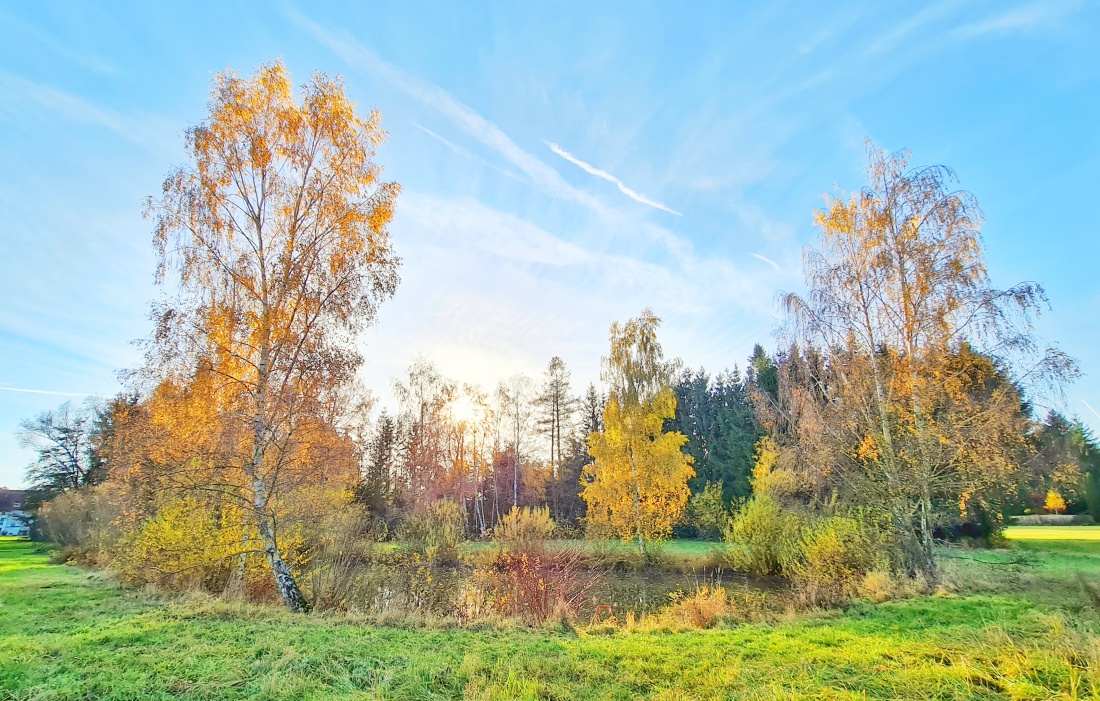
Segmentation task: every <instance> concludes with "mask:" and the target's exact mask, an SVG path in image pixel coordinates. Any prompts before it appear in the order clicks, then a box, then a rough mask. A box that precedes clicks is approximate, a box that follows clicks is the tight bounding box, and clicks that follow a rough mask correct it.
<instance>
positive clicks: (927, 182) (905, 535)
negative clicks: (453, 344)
mask: <svg viewBox="0 0 1100 701" xmlns="http://www.w3.org/2000/svg"><path fill="white" fill-rule="evenodd" d="M384 137H385V134H384V132H383V131H382V129H381V121H380V115H379V114H378V113H377V112H371V113H368V114H367V115H366V116H365V117H361V116H360V115H359V114H358V113H357V111H356V109H355V106H354V105H353V104H352V102H351V101H350V100H349V99H348V97H347V95H346V93H345V91H344V88H343V85H342V83H341V82H340V80H339V79H337V78H332V77H328V76H325V75H322V74H316V75H314V76H313V77H312V78H311V79H310V81H309V82H308V83H307V84H306V85H304V86H302V87H301V88H300V90H299V91H298V92H297V93H296V92H295V90H294V88H293V85H292V83H291V80H290V76H289V74H288V73H287V71H286V69H285V67H284V66H283V65H282V64H281V63H279V62H275V63H272V64H268V65H265V66H263V67H261V68H260V69H259V70H258V71H257V73H256V74H255V75H254V76H252V77H241V76H239V75H237V74H235V73H233V72H231V71H230V72H226V73H223V74H220V75H219V76H218V77H217V78H216V79H215V81H214V86H213V89H212V93H211V100H210V103H209V105H208V111H207V117H206V120H205V121H204V122H202V123H201V124H199V125H198V126H195V127H193V128H191V129H189V130H188V131H187V133H186V144H187V149H188V152H189V155H190V162H189V163H188V164H187V165H184V166H182V167H180V168H178V169H176V170H174V171H172V172H171V173H170V174H169V176H168V178H167V179H166V181H165V183H164V186H163V189H162V192H161V195H160V196H159V197H155V198H150V200H149V201H148V203H147V209H146V211H147V215H148V216H149V217H150V218H151V220H152V222H153V225H154V246H155V248H156V251H157V255H158V268H157V280H158V282H159V283H161V289H162V291H163V294H162V295H161V297H160V298H159V299H158V300H157V301H156V302H155V303H154V304H153V313H152V320H153V326H154V330H153V332H152V334H151V335H150V337H149V338H148V339H147V340H146V341H145V342H144V346H143V347H144V351H145V354H144V362H143V364H142V366H141V367H140V368H138V369H136V370H134V371H131V372H129V373H128V374H127V375H126V379H127V384H128V387H129V389H128V391H127V392H126V393H125V394H123V395H120V396H118V397H116V398H114V399H112V400H110V401H108V402H102V403H99V404H96V403H91V404H88V405H86V406H85V407H81V408H78V407H73V406H71V405H69V404H65V405H63V406H62V407H61V408H59V409H58V410H56V411H52V412H46V413H44V414H42V415H40V416H38V417H36V418H33V419H29V420H27V421H26V422H24V424H23V427H22V431H21V440H22V441H23V443H24V444H25V445H27V446H29V447H31V448H33V449H34V450H35V451H36V453H37V459H36V461H35V462H34V463H33V464H32V465H31V467H30V469H29V470H28V481H29V482H30V483H31V484H32V486H33V487H34V489H35V490H37V492H38V494H39V497H40V499H41V500H42V501H45V502H47V505H46V506H44V507H43V513H44V514H46V515H49V514H50V513H52V514H54V517H53V518H54V521H53V522H54V523H55V524H58V523H61V519H60V518H59V514H60V512H61V506H60V505H62V504H65V503H70V502H72V501H73V498H72V497H69V496H68V495H73V494H82V495H91V496H87V498H86V501H85V502H83V503H85V504H93V503H94V509H92V510H93V511H95V512H96V513H95V514H92V513H91V511H88V510H87V509H86V510H85V511H84V512H82V513H84V514H85V515H84V516H82V517H81V518H82V519H83V521H80V523H79V524H75V525H73V524H70V526H67V527H68V528H70V529H76V530H80V529H85V528H86V527H87V523H88V522H90V521H96V522H97V523H98V522H100V521H102V523H103V524H106V525H104V526H103V528H101V529H100V531H97V532H102V533H107V534H108V535H106V536H104V538H107V539H108V540H109V541H110V543H109V544H105V545H104V544H101V545H97V546H96V547H99V548H100V550H101V551H102V552H107V551H110V553H113V554H111V555H110V556H109V557H111V558H114V559H116V560H118V561H119V562H121V563H122V566H125V567H128V568H130V571H146V570H150V571H153V570H155V574H156V576H157V577H163V576H168V575H173V576H174V575H178V574H179V573H181V572H184V571H187V570H189V569H191V568H196V567H198V566H199V565H201V564H202V563H203V562H208V561H217V562H219V563H222V565H221V566H220V569H218V573H219V574H218V577H219V578H220V579H218V582H219V586H224V588H225V590H226V591H235V590H239V589H240V588H241V587H242V583H243V581H244V580H245V578H246V576H247V572H248V571H249V568H250V567H251V568H255V567H256V563H257V562H261V563H262V565H263V569H264V570H265V571H266V572H267V575H265V576H267V577H269V581H270V582H271V585H272V586H273V587H274V588H275V589H276V590H277V592H278V595H279V596H280V597H281V598H282V600H283V601H284V602H285V603H286V605H287V606H288V607H290V608H291V609H292V610H294V611H304V610H306V609H307V608H308V607H309V606H310V602H309V599H308V597H307V596H306V594H305V593H304V592H303V589H302V587H301V584H300V578H301V574H302V573H303V572H305V571H308V570H309V567H310V564H309V563H310V556H309V552H310V548H309V543H310V542H311V541H310V538H311V537H315V536H316V534H317V533H319V532H320V531H323V527H322V526H319V525H318V524H320V523H321V522H322V521H323V520H324V519H325V518H327V517H328V516H329V515H331V514H334V513H343V512H344V510H345V509H347V508H350V507H354V508H355V509H356V510H355V511H354V513H355V514H357V516H356V517H355V518H357V519H358V520H359V521H360V522H361V526H362V528H363V530H364V532H365V533H369V534H370V535H369V537H371V538H376V539H379V538H381V539H385V538H395V539H400V538H402V537H405V534H406V531H407V529H408V528H409V524H410V523H412V522H414V521H415V520H416V519H418V518H422V517H424V515H425V514H428V515H429V516H430V515H432V514H438V513H443V512H442V511H439V508H440V507H439V506H438V505H439V504H441V503H446V504H448V505H449V506H447V508H446V510H445V511H446V512H447V513H455V514H457V515H458V518H459V519H460V522H461V526H460V527H461V529H462V531H463V533H464V535H465V537H469V538H484V537H488V535H489V534H491V533H492V532H493V530H494V529H496V528H498V527H499V526H500V524H502V523H503V522H504V521H505V520H506V519H508V518H514V514H516V513H519V511H520V510H521V509H523V508H528V509H530V508H539V509H542V508H544V509H545V510H546V512H547V513H548V515H549V518H550V519H551V520H552V522H553V523H554V524H555V525H556V528H557V529H558V531H559V533H561V534H563V535H569V534H572V535H574V536H576V537H588V538H609V537H615V538H621V539H623V540H626V541H629V542H633V543H635V544H636V545H637V547H638V549H639V551H640V552H641V553H643V554H645V553H647V549H648V548H649V546H650V544H652V543H653V542H655V541H660V540H663V539H666V538H669V537H670V536H672V535H674V534H675V535H679V536H682V537H703V538H726V539H727V540H729V541H730V543H731V544H732V545H734V546H736V547H737V548H739V550H738V552H742V553H743V554H744V556H745V558H747V559H746V560H745V562H756V563H764V564H763V565H761V569H762V570H775V571H781V570H783V568H784V567H786V566H787V565H784V564H783V563H784V562H788V561H789V562H794V561H795V560H798V565H797V568H795V569H792V570H791V571H792V572H794V571H797V572H801V573H805V572H807V571H809V569H808V568H812V566H814V563H815V562H817V561H818V560H820V561H825V559H826V558H824V556H821V557H820V558H818V559H816V560H815V558H817V556H811V555H807V553H811V552H816V551H815V550H814V548H820V547H824V546H822V543H824V542H825V541H824V540H823V539H822V538H820V537H818V536H819V535H820V533H821V532H823V531H822V530H821V528H823V526H821V524H830V526H829V527H830V528H833V529H834V531H833V532H832V536H831V537H834V540H837V539H839V540H838V541H837V542H842V543H849V546H847V547H849V550H848V551H845V552H846V553H848V555H852V556H854V555H853V553H852V551H853V550H858V549H859V548H860V547H862V546H859V543H871V542H872V541H873V542H874V543H879V544H882V546H883V548H884V550H883V552H885V553H887V555H886V557H887V558H888V559H889V560H890V562H889V566H890V567H891V568H892V569H894V570H896V571H898V572H902V573H907V574H908V575H910V576H918V575H919V576H921V577H924V578H926V579H928V580H934V579H935V577H936V576H937V571H936V543H937V542H939V541H942V540H945V539H951V538H958V537H961V536H973V537H979V538H989V537H991V536H994V535H995V534H996V533H997V532H998V530H999V529H1000V527H1001V526H1002V525H1003V523H1004V518H1005V517H1006V515H1009V514H1014V513H1023V512H1025V511H1026V510H1033V511H1040V510H1047V511H1067V510H1068V511H1085V510H1088V511H1091V512H1092V513H1094V514H1096V515H1097V516H1100V449H1098V446H1097V443H1096V441H1095V440H1094V438H1093V437H1092V435H1091V434H1090V433H1089V432H1088V430H1087V428H1086V427H1085V426H1084V425H1083V424H1081V423H1080V422H1079V421H1077V420H1076V419H1068V418H1066V417H1064V416H1062V415H1061V414H1058V413H1056V412H1053V411H1052V412H1049V413H1045V414H1043V415H1042V416H1040V415H1039V414H1040V410H1039V409H1038V408H1037V407H1039V406H1041V404H1042V401H1043V400H1044V399H1045V398H1047V397H1050V396H1056V395H1057V393H1058V392H1059V391H1060V388H1062V387H1063V386H1064V385H1065V384H1066V383H1067V382H1071V381H1072V380H1073V379H1074V378H1075V377H1076V376H1077V375H1078V374H1079V370H1078V368H1077V365H1076V363H1075V362H1074V361H1073V360H1072V359H1071V358H1069V357H1067V356H1065V355H1064V354H1063V353H1061V352H1060V351H1058V350H1057V349H1056V348H1053V347H1045V346H1043V345H1042V344H1041V343H1040V342H1039V339H1038V338H1037V336H1036V335H1035V333H1034V329H1033V322H1034V319H1035V317H1036V315H1037V314H1038V313H1039V312H1040V311H1041V310H1042V308H1043V306H1044V305H1045V304H1046V298H1045V295H1044V292H1043V290H1042V287H1041V286H1039V285H1038V284H1035V283H1022V284H1019V285H1016V286H1014V287H1011V288H1008V289H999V288H996V287H995V286H993V285H992V283H991V281H990V280H989V276H988V274H987V270H986V264H985V260H984V244H983V242H982V239H981V233H980V232H981V226H982V213H981V210H980V208H979V207H978V204H977V201H976V200H975V198H974V197H973V196H972V195H971V194H969V193H967V192H965V191H962V190H958V189H956V187H955V183H956V179H955V176H954V174H953V173H952V172H951V171H950V170H949V169H946V168H943V167H927V168H912V167H910V166H909V164H908V154H907V153H905V152H899V153H895V154H886V153H884V152H883V151H881V150H880V149H878V148H877V147H874V146H870V147H869V156H870V158H869V169H868V184H867V185H866V186H865V187H864V188H863V189H861V190H859V191H858V192H855V193H851V194H850V195H847V196H839V197H833V198H828V199H827V201H826V205H825V207H824V208H823V209H822V210H820V211H819V212H817V219H816V225H817V230H818V234H819V238H818V242H817V244H816V245H815V246H813V247H810V248H808V249H807V251H806V254H805V260H804V270H805V278H806V290H807V291H806V293H805V294H801V295H798V294H787V295H783V296H781V300H782V307H783V310H784V315H785V316H784V319H785V321H784V326H783V329H782V332H781V334H780V337H779V341H780V342H779V344H778V345H777V347H776V349H775V350H773V351H771V352H769V351H768V350H766V349H765V347H764V346H763V345H757V346H756V347H755V349H754V351H753V354H752V356H751V357H750V358H748V359H747V362H746V364H745V366H744V369H743V370H741V369H739V368H738V366H737V365H736V364H734V365H733V368H732V369H727V370H723V371H721V372H718V373H717V374H714V375H711V374H710V373H708V372H707V371H706V370H705V369H686V368H684V367H683V365H682V363H681V362H680V361H678V360H670V359H666V358H665V357H664V354H663V351H662V348H661V344H660V342H659V339H658V332H659V328H660V319H659V318H658V317H657V316H656V315H655V314H654V313H653V312H652V311H651V310H648V309H647V310H644V311H643V312H642V313H641V314H640V315H639V316H637V317H635V318H633V319H629V320H627V321H625V322H622V323H618V322H616V323H613V324H612V325H611V327H610V332H609V344H608V351H607V355H606V356H605V357H604V358H603V367H602V374H601V386H600V387H597V386H596V385H595V384H592V385H589V386H588V387H587V388H586V390H585V391H584V392H583V393H580V394H578V393H577V392H576V391H575V388H574V387H573V386H572V381H571V375H570V372H569V369H568V367H567V365H566V363H565V361H564V360H563V359H561V358H559V357H554V358H551V359H550V361H549V363H548V364H547V367H546V370H545V372H544V373H543V375H542V377H541V378H538V379H532V378H530V377H526V376H523V375H514V376H512V377H509V378H506V379H504V380H502V381H501V382H500V383H499V384H498V385H497V386H496V387H495V388H494V389H493V390H492V391H488V392H487V391H486V390H484V389H483V388H481V387H477V386H472V385H466V384H460V383H458V382H456V381H454V380H452V379H449V378H447V377H444V376H443V375H442V374H441V373H440V372H439V370H438V369H437V368H436V367H435V366H433V365H432V363H431V362H430V361H428V360H426V359H423V358H421V359H417V360H416V361H415V362H413V363H412V365H411V366H410V367H409V369H408V371H407V372H406V373H405V375H404V376H403V377H401V378H399V379H398V380H396V381H395V383H394V394H395V396H396V399H397V409H396V411H395V412H393V413H390V412H386V411H382V412H380V413H377V414H375V412H373V411H372V404H373V402H372V400H371V397H370V394H369V392H367V391H366V390H365V389H364V388H363V387H361V386H360V385H359V382H358V380H357V371H358V369H359V367H360V366H361V364H362V362H363V358H362V356H361V355H360V352H359V350H358V348H357V346H356V344H355V340H356V337H357V334H358V333H359V332H360V331H361V330H362V329H364V328H365V327H366V326H368V325H370V324H371V323H373V322H374V319H375V315H376V312H377V310H378V308H379V305H381V304H382V303H384V302H385V301H386V300H387V299H388V298H389V297H391V296H392V295H393V293H394V291H395V289H396V287H397V285H398V282H399V276H398V270H399V264H400V260H399V258H398V257H397V255H396V254H395V252H394V250H393V246H392V242H391V240H390V236H389V233H388V230H387V226H388V224H389V222H390V220H391V219H392V215H393V211H394V207H395V206H396V203H397V201H398V197H399V193H400V187H399V186H398V185H397V184H396V183H392V182H388V181H386V180H384V179H383V172H382V168H381V166H380V165H378V164H377V162H376V160H375V150H376V148H377V147H378V146H379V145H380V144H381V143H382V141H383V139H384ZM65 499H69V502H66V501H65ZM51 505H52V506H51ZM88 508H91V507H88ZM51 509H52V511H51ZM348 513H351V512H348ZM510 514H512V515H513V516H509V515H510ZM432 518H434V516H432ZM78 521H79V519H78ZM47 522H49V519H47ZM80 524H83V525H80ZM792 524H793V525H792ZM815 524H816V525H815ZM845 524H847V525H845ZM56 529H57V530H58V533H54V534H53V535H54V537H58V538H62V539H63V538H64V535H59V533H60V530H63V529H62V528H61V526H56ZM319 529H320V530H319ZM791 529H793V530H791ZM814 529H817V530H814ZM845 529H846V530H845ZM787 531H791V532H792V533H795V536H792V537H794V540H796V541H798V543H800V545H799V546H798V547H799V548H801V550H800V551H799V552H800V553H801V554H800V555H797V556H793V555H791V556H788V555H783V554H781V553H780V554H776V553H775V552H772V550H774V548H775V543H776V542H778V541H779V540H782V538H780V535H781V534H782V533H785V532H787ZM82 532H83V531H82ZM311 534H312V535H311ZM761 534H762V535H761ZM814 534H818V535H814ZM837 534H839V535H837ZM845 534H847V535H845ZM845 539H847V540H845ZM85 540H86V538H85ZM853 544H854V545H853ZM761 548H763V550H761ZM768 548H772V550H768ZM864 549H865V548H864ZM791 558H794V559H791ZM799 558H801V559H799ZM792 567H793V565H792ZM211 577H213V575H211Z"/></svg>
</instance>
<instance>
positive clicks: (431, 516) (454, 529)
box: [404, 499, 466, 562]
mask: <svg viewBox="0 0 1100 701" xmlns="http://www.w3.org/2000/svg"><path fill="white" fill-rule="evenodd" d="M404 533H405V538H407V539H408V541H409V544H410V546H411V547H412V549H413V552H415V553H418V554H420V555H423V556H424V557H425V558H426V559H428V560H429V561H442V562H453V561H455V560H457V559H458V546H459V545H461V544H462V542H463V541H465V540H466V519H465V517H464V516H463V515H462V507H460V506H459V505H458V504H456V503H455V502H453V501H451V500H449V499H440V500H439V501H433V502H432V503H430V504H428V505H427V506H424V507H423V508H421V509H420V510H418V511H415V512H413V513H412V514H410V515H409V517H408V518H407V519H405V525H404Z"/></svg>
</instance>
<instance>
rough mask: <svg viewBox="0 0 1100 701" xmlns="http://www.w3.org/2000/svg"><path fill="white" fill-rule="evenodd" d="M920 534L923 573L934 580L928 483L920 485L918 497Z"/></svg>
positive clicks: (930, 500)
mask: <svg viewBox="0 0 1100 701" xmlns="http://www.w3.org/2000/svg"><path fill="white" fill-rule="evenodd" d="M920 535H921V543H920V544H921V554H922V555H923V556H924V562H923V563H922V565H923V569H924V575H925V576H926V577H928V581H930V582H935V581H936V553H935V551H934V550H933V546H934V540H933V537H932V499H931V497H930V496H929V494H928V485H927V484H923V485H921V499H920Z"/></svg>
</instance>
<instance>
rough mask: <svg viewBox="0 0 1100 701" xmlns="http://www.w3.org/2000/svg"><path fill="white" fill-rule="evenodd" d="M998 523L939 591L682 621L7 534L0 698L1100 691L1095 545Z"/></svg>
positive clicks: (1, 564)
mask: <svg viewBox="0 0 1100 701" xmlns="http://www.w3.org/2000/svg"><path fill="white" fill-rule="evenodd" d="M1060 532H1061V533H1063V534H1064V535H1063V538H1065V537H1074V538H1081V537H1084V536H1085V535H1087V534H1088V533H1089V532H1088V531H1085V530H1080V529H1069V528H1063V529H1062V530H1061V531H1060ZM1009 535H1010V538H1011V540H1010V541H1009V546H1008V547H1007V548H1004V549H997V550H965V549H957V550H956V549H952V550H949V551H945V552H944V553H943V559H942V561H943V563H944V580H945V586H943V587H940V589H939V590H938V591H937V592H936V593H935V594H933V595H924V596H915V597H911V598H907V599H902V600H897V601H891V602H887V603H881V604H872V603H868V602H858V601H857V602H854V603H853V604H851V605H849V606H848V607H846V608H844V609H836V610H829V611H820V610H818V611H801V612H795V611H790V612H787V613H786V614H780V615H777V616H775V617H774V618H772V619H770V620H763V621H762V620H757V621H754V622H747V620H746V619H744V618H739V617H738V616H737V615H736V612H735V614H734V615H732V616H730V617H728V618H726V619H725V620H724V621H722V622H721V623H720V625H718V626H717V627H715V628H713V629H709V630H680V631H676V630H672V629H669V630H662V629H661V628H660V627H656V628H654V627H645V626H642V625H634V624H628V622H626V621H618V622H616V623H603V624H593V625H587V626H583V625H579V626H577V627H571V626H561V625H558V626H553V627H547V628H527V627H524V626H522V625H519V624H516V623H510V622H507V621H501V622H497V623H495V624H493V625H489V624H485V625H481V626H475V627H467V628H460V627H457V626H448V625H440V624H436V625H435V626H429V627H410V626H409V625H408V623H407V622H405V623H403V624H402V625H393V626H386V625H378V624H377V623H376V622H374V621H370V622H368V621H365V620H357V619H356V618H355V617H354V616H351V615H347V614H341V615H320V614H311V615H293V614H290V613H287V612H285V611H284V610H282V609H280V608H277V607H273V606H260V605H250V604H242V603H232V602H225V601H221V600H218V599H216V598H213V597H209V596H207V595H198V594H192V595H181V596H175V597H171V598H165V597H162V596H158V595H155V594H153V593H151V592H147V591H140V590H134V589H127V588H124V587H122V586H120V585H118V584H117V583H115V582H114V581H113V580H111V579H110V578H109V577H108V576H106V575H104V574H102V573H100V572H92V571H87V570H83V569H80V568H77V567H73V566H68V565H56V564H51V563H50V559H49V551H48V550H47V549H45V548H43V547H42V546H39V545H37V544H34V543H30V542H27V541H22V540H11V539H9V540H2V541H0V698H4V699H24V700H29V699H89V698H96V699H138V698H141V699H157V698H162V699H163V698H181V699H244V698H249V699H336V698H340V699H458V698H470V699H635V698H652V699H719V698H723V699H725V698H737V699H742V698H744V699H778V698H783V699H929V698H932V699H971V698H973V699H997V698H1004V699H1050V698H1060V699H1075V698H1079V699H1085V698H1091V699H1096V698H1100V637H1098V636H1097V631H1100V619H1098V613H1097V608H1096V602H1094V601H1093V591H1094V590H1093V588H1092V583H1093V582H1096V583H1100V546H1098V545H1097V544H1095V543H1094V542H1090V541H1089V540H1050V539H1044V538H1043V537H1042V536H1043V532H1042V531H1039V530H1036V531H1034V532H1032V531H1025V530H1019V529H1014V530H1013V531H1010V533H1009ZM1032 536H1034V537H1032ZM712 547H713V546H710V547H708V548H703V547H702V546H698V545H694V544H693V545H679V544H670V546H669V548H668V550H671V551H674V552H678V553H684V552H685V551H692V549H695V551H696V552H699V553H701V554H700V557H706V556H707V555H706V553H707V552H708V550H709V549H710V548H712Z"/></svg>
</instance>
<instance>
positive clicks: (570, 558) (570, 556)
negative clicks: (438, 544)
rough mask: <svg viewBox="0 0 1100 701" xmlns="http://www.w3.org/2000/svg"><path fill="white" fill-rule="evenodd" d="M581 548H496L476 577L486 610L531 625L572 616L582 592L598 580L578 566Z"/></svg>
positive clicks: (581, 597) (574, 614) (591, 572)
mask: <svg viewBox="0 0 1100 701" xmlns="http://www.w3.org/2000/svg"><path fill="white" fill-rule="evenodd" d="M583 562H584V553H583V552H582V551H581V550H580V549H579V548H572V547H570V548H556V549H546V548H543V547H538V546H536V547H531V546H516V547H513V548H510V549H505V550H500V551H498V552H497V553H496V555H495V557H494V558H493V560H492V561H491V562H490V563H489V566H488V567H486V568H484V569H482V570H479V571H478V573H477V575H476V578H477V579H478V580H479V581H480V583H481V586H482V590H483V592H484V593H485V597H486V601H487V604H488V608H490V609H491V610H493V611H495V612H497V613H500V614H502V615H505V616H519V617H521V618H523V620H525V621H527V622H528V623H531V624H541V623H545V622H546V621H548V620H550V619H551V618H559V619H561V620H572V619H573V618H574V617H575V616H576V614H577V609H578V607H579V605H580V603H581V601H582V599H583V598H584V596H585V594H586V593H587V592H588V591H589V590H590V589H591V588H592V587H593V586H594V585H595V584H596V582H597V581H598V580H599V578H600V573H599V572H593V571H590V570H585V569H584V568H583V567H582V564H583Z"/></svg>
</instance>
